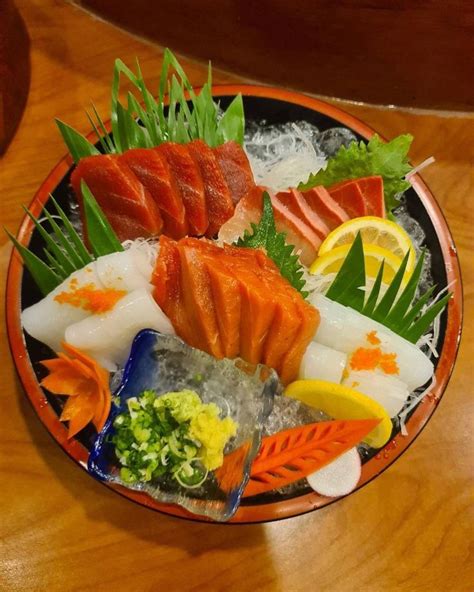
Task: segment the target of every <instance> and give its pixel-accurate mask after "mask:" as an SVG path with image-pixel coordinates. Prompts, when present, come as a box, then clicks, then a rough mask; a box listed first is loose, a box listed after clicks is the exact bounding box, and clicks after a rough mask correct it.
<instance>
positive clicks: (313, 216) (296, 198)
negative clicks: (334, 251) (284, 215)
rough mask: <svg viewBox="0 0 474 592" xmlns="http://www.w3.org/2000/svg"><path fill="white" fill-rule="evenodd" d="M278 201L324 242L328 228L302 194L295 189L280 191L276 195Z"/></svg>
mask: <svg viewBox="0 0 474 592" xmlns="http://www.w3.org/2000/svg"><path fill="white" fill-rule="evenodd" d="M277 197H278V199H279V200H280V201H281V202H282V203H283V204H284V205H285V206H286V207H287V208H288V209H289V210H290V212H291V213H292V214H294V215H295V216H297V217H298V218H299V219H300V220H302V221H303V222H304V223H305V224H306V225H307V226H309V228H311V230H313V231H314V232H315V233H316V234H317V236H319V238H321V239H322V240H324V239H325V238H326V237H327V235H328V234H329V228H328V226H326V224H325V222H324V221H323V220H322V219H321V218H320V217H319V215H318V213H317V212H316V211H314V210H313V209H312V208H311V207H310V206H309V204H308V202H307V201H306V200H305V198H304V196H303V194H302V193H301V192H300V191H298V190H297V189H290V190H289V191H281V192H279V193H277Z"/></svg>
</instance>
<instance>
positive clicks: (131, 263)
mask: <svg viewBox="0 0 474 592" xmlns="http://www.w3.org/2000/svg"><path fill="white" fill-rule="evenodd" d="M95 268H96V271H97V275H98V277H99V279H100V281H101V283H102V286H103V287H104V288H115V289H116V290H126V291H127V292H131V291H132V290H138V289H140V288H145V289H147V290H149V291H151V290H152V285H151V283H150V280H151V275H152V273H153V267H152V266H151V263H150V261H149V258H148V253H147V252H146V251H145V250H144V249H142V248H140V246H137V247H135V246H132V247H130V248H129V249H127V250H126V251H121V252H119V253H111V254H110V255H104V256H103V257H99V258H98V259H97V261H95Z"/></svg>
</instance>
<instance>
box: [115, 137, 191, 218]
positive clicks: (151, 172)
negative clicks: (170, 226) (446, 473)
mask: <svg viewBox="0 0 474 592" xmlns="http://www.w3.org/2000/svg"><path fill="white" fill-rule="evenodd" d="M119 161H120V162H125V163H126V164H127V165H128V167H129V168H130V170H131V171H132V172H133V174H134V175H135V176H136V177H137V179H138V180H139V181H140V183H141V184H142V185H143V186H144V187H145V189H147V190H148V191H149V193H150V195H151V196H152V198H153V199H154V200H155V202H156V204H157V206H158V207H159V208H160V211H161V212H166V213H167V214H168V215H169V216H171V217H172V218H174V219H175V220H178V221H179V222H184V217H185V210H184V205H183V201H182V199H181V195H180V192H179V188H178V186H177V185H176V182H175V180H174V178H173V176H172V174H171V171H170V168H169V166H168V163H167V162H166V159H165V158H163V156H162V155H161V154H160V153H159V152H158V151H157V150H154V149H149V148H133V149H131V150H126V151H125V152H124V153H123V154H122V155H120V156H119Z"/></svg>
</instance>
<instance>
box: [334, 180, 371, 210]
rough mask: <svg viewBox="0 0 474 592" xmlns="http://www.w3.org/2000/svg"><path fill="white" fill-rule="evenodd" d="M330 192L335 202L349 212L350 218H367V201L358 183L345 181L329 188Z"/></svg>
mask: <svg viewBox="0 0 474 592" xmlns="http://www.w3.org/2000/svg"><path fill="white" fill-rule="evenodd" d="M328 192H329V194H330V196H331V197H332V198H333V200H334V201H335V202H336V203H338V204H339V205H340V206H341V208H343V209H344V210H345V211H346V212H347V214H348V215H349V218H360V217H361V216H367V206H366V204H365V199H364V196H363V195H362V191H361V190H360V189H359V186H358V185H357V183H355V182H353V181H344V182H343V183H338V184H336V185H333V186H332V187H329V188H328Z"/></svg>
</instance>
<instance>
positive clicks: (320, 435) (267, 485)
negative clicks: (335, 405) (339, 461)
mask: <svg viewBox="0 0 474 592" xmlns="http://www.w3.org/2000/svg"><path fill="white" fill-rule="evenodd" d="M379 422H380V419H358V420H337V421H325V422H318V423H312V424H308V425H303V426H298V427H296V428H292V429H289V430H285V431H283V432H279V433H277V434H274V435H272V436H267V437H266V438H263V440H262V444H261V447H260V451H259V453H258V455H257V457H256V458H255V460H254V462H253V464H252V467H251V469H250V480H249V482H248V484H247V487H246V488H245V491H244V496H245V497H248V496H251V495H258V494H260V493H264V492H266V491H271V490H273V489H278V488H280V487H284V486H285V485H289V484H290V483H293V482H294V481H298V480H299V479H302V478H304V477H306V476H307V475H309V474H310V473H313V472H314V471H317V470H318V469H321V468H322V467H323V466H325V465H327V464H328V463H330V462H331V461H332V460H334V459H336V458H337V457H338V456H340V455H341V454H343V453H344V452H346V451H347V450H349V449H351V448H353V447H354V446H356V445H357V444H358V443H359V442H361V441H362V440H363V439H364V438H365V436H366V435H367V434H368V433H369V432H371V431H372V430H373V429H374V428H375V427H376V426H377V424H378V423H379Z"/></svg>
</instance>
